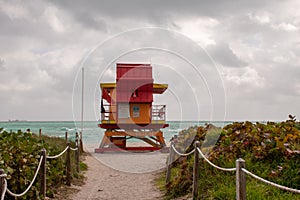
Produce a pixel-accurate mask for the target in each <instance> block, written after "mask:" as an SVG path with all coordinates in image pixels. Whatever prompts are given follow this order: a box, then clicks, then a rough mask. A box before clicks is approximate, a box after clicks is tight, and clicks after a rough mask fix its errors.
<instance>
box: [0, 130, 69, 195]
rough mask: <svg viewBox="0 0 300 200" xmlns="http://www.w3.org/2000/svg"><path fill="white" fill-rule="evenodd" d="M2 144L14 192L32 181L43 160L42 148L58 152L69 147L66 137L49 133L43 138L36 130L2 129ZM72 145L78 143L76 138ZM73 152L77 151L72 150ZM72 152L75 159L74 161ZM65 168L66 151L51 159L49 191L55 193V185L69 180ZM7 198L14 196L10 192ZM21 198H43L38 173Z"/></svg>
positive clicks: (1, 158)
mask: <svg viewBox="0 0 300 200" xmlns="http://www.w3.org/2000/svg"><path fill="white" fill-rule="evenodd" d="M0 144H1V145H0V168H2V169H4V171H5V173H6V174H7V175H8V176H7V183H8V188H9V189H10V190H11V191H12V192H13V193H21V192H23V191H24V190H25V189H26V188H27V187H28V185H29V184H30V181H31V180H32V178H33V176H34V173H35V171H36V169H37V166H38V164H39V159H40V151H41V149H43V148H45V149H46V150H47V154H48V155H57V154H58V153H60V152H61V151H62V150H64V149H65V147H66V143H65V141H64V140H63V139H60V138H52V137H47V136H42V138H39V137H38V136H37V135H35V134H30V133H23V132H21V131H18V132H16V133H15V132H12V133H8V132H6V131H2V130H0ZM71 145H72V146H75V144H74V142H73V143H72V144H71ZM71 153H72V154H74V152H72V151H71ZM72 154H71V158H72V159H73V160H72V161H71V162H72V163H74V156H72ZM73 167H75V166H74V165H73ZM65 169H66V164H65V156H64V155H63V156H61V157H59V158H56V159H47V194H49V195H51V194H52V193H53V190H55V189H54V188H53V186H59V185H61V184H63V183H64V182H65V178H66V174H65V173H66V172H65V171H66V170H65ZM73 171H75V170H73ZM6 199H14V198H13V197H11V196H9V195H8V194H7V195H6ZM18 199H39V179H38V177H37V179H36V181H35V183H34V184H33V187H32V188H31V189H30V190H29V192H28V193H26V195H24V196H22V197H19V198H18Z"/></svg>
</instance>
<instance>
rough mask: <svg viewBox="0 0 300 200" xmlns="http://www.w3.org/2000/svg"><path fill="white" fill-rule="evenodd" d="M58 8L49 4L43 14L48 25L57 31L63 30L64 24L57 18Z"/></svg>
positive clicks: (61, 31)
mask: <svg viewBox="0 0 300 200" xmlns="http://www.w3.org/2000/svg"><path fill="white" fill-rule="evenodd" d="M57 14H58V9H57V8H56V7H53V6H50V7H48V8H46V9H45V12H44V15H45V18H46V21H47V22H48V23H49V25H50V27H51V28H52V29H53V30H54V31H55V32H57V33H63V32H65V24H63V22H62V21H61V19H59V18H58V16H57Z"/></svg>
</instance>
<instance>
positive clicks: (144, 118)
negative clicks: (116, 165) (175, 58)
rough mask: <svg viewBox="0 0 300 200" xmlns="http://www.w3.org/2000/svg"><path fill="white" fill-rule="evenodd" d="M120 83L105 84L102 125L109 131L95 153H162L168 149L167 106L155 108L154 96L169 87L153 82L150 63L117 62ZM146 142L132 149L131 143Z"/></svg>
mask: <svg viewBox="0 0 300 200" xmlns="http://www.w3.org/2000/svg"><path fill="white" fill-rule="evenodd" d="M116 68H117V70H116V83H101V84H100V88H101V91H102V98H101V123H100V124H99V127H100V128H103V129H106V131H105V133H104V136H103V139H102V142H101V144H100V146H99V148H98V149H95V152H97V153H101V152H104V151H116V150H133V151H140V150H159V149H161V148H163V147H165V146H166V144H165V141H164V137H163V132H162V131H161V129H162V128H165V127H168V126H169V125H168V124H166V105H153V94H162V93H164V92H165V91H166V89H167V88H168V85H167V84H157V83H154V82H153V77H152V66H151V65H150V64H131V63H130V64H129V63H117V67H116ZM132 138H136V139H139V140H142V141H144V142H145V143H144V144H146V146H145V145H142V146H128V145H129V143H128V142H127V140H129V139H132Z"/></svg>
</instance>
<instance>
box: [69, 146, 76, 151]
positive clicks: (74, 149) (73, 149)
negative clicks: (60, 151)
mask: <svg viewBox="0 0 300 200" xmlns="http://www.w3.org/2000/svg"><path fill="white" fill-rule="evenodd" d="M70 149H71V150H72V151H77V150H78V147H76V148H72V147H70Z"/></svg>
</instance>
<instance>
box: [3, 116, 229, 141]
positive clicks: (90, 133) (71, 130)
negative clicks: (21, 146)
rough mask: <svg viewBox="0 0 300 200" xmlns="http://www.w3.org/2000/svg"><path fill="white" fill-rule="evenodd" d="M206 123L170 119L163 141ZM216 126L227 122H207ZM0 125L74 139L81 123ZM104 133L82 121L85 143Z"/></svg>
mask: <svg viewBox="0 0 300 200" xmlns="http://www.w3.org/2000/svg"><path fill="white" fill-rule="evenodd" d="M205 123H208V122H207V121H200V122H196V121H188V122H176V121H170V122H168V124H169V127H168V128H165V129H163V132H164V137H165V141H166V142H167V141H169V140H170V139H171V138H172V137H173V136H174V135H177V134H178V133H179V132H180V131H181V130H183V129H186V128H188V127H190V126H195V125H198V126H199V125H201V126H203V125H205ZM209 123H212V124H214V125H216V126H221V127H222V126H224V125H225V124H228V123H229V122H209ZM0 127H2V128H4V129H5V130H6V131H10V130H12V131H18V130H22V131H26V130H27V129H28V128H29V129H30V131H31V132H33V133H37V134H38V133H39V129H42V134H44V135H49V136H56V137H62V138H64V137H65V132H66V131H68V135H69V139H70V140H74V139H75V134H76V132H77V131H78V132H79V131H80V130H81V123H80V122H77V123H76V122H74V121H58V122H54V121H51V122H46V121H40V122H31V121H28V122H27V121H26V122H0ZM103 133H104V129H101V128H99V127H98V122H92V121H88V122H84V123H83V141H84V142H85V143H93V144H95V143H100V141H101V140H102V136H103ZM130 141H132V142H136V141H137V140H135V139H132V140H129V142H130Z"/></svg>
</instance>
